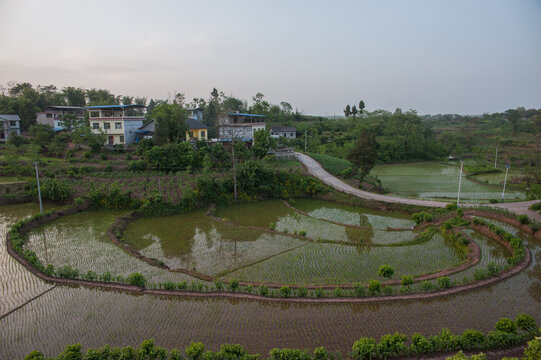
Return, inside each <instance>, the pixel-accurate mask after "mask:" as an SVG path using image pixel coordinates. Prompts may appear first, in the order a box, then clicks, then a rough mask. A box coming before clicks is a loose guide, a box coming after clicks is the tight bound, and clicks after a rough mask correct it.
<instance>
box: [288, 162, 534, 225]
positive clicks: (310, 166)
mask: <svg viewBox="0 0 541 360" xmlns="http://www.w3.org/2000/svg"><path fill="white" fill-rule="evenodd" d="M296 154H297V158H298V159H299V161H300V162H301V163H302V164H303V165H304V166H305V167H306V169H307V170H308V172H309V173H310V174H311V175H312V176H314V177H317V178H318V179H320V180H321V181H322V182H323V183H325V184H327V185H329V186H332V187H333V188H335V189H336V190H338V191H341V192H344V193H346V194H350V195H354V196H357V197H360V198H362V199H367V200H376V201H385V202H390V203H400V204H409V205H418V206H427V207H445V205H447V204H448V203H445V202H441V201H431V200H418V199H408V198H401V197H398V196H389V195H380V194H374V193H371V192H368V191H363V190H359V189H356V188H354V187H353V186H351V185H348V184H346V183H344V182H343V181H342V180H340V179H338V178H337V177H335V176H333V175H331V174H329V173H328V172H327V171H325V170H324V169H323V167H321V164H320V163H318V162H317V161H316V160H314V159H312V158H311V157H310V156H308V155H305V154H301V153H296ZM539 201H540V200H533V201H521V202H512V203H503V204H484V205H483V206H488V207H495V208H503V209H507V210H509V211H511V212H514V213H516V214H524V215H528V216H529V217H530V218H531V219H533V220H535V221H539V222H541V214H539V213H537V212H535V211H531V210H530V209H528V208H529V207H530V206H531V205H532V204H535V203H536V202H539ZM464 206H468V205H464Z"/></svg>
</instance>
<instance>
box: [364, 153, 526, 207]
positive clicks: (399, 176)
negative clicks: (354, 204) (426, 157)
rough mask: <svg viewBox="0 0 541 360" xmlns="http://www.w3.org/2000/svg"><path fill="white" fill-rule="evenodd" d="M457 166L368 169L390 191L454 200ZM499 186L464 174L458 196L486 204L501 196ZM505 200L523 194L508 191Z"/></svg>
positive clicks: (417, 165) (416, 165) (494, 177)
mask: <svg viewBox="0 0 541 360" xmlns="http://www.w3.org/2000/svg"><path fill="white" fill-rule="evenodd" d="M459 172H460V167H459V166H451V165H444V164H439V163H431V162H426V163H412V164H395V165H378V166H375V167H374V169H372V171H371V172H370V174H371V175H373V176H377V177H378V178H379V179H380V180H381V182H382V184H383V187H384V188H385V189H386V190H387V191H389V193H390V194H396V195H400V196H405V197H411V198H419V199H425V200H442V201H449V200H453V199H455V200H456V197H457V193H458V178H459V177H458V174H459ZM498 176H499V177H501V181H503V180H504V176H505V174H504V173H502V174H492V175H490V178H491V180H492V182H496V183H499V182H498V181H496V178H497V177H498ZM501 195H502V189H501V188H499V187H494V186H487V185H483V184H479V183H476V182H474V181H472V180H470V179H468V178H466V177H463V178H462V187H461V195H460V198H461V199H462V200H463V201H464V202H471V203H480V202H482V203H486V202H488V201H489V200H490V199H501ZM505 199H506V200H508V201H510V200H523V199H525V195H524V194H523V193H521V192H519V191H511V190H508V191H506V193H505Z"/></svg>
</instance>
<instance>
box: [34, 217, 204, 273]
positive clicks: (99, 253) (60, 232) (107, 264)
mask: <svg viewBox="0 0 541 360" xmlns="http://www.w3.org/2000/svg"><path fill="white" fill-rule="evenodd" d="M124 213H126V212H125V211H88V212H82V213H78V214H73V215H69V216H63V217H60V218H59V219H57V220H54V221H52V222H50V223H46V224H43V225H40V226H38V227H36V228H34V229H32V230H31V231H30V232H29V233H28V235H27V236H28V240H27V244H26V247H27V248H28V249H30V250H33V251H34V252H35V253H36V254H37V255H38V257H39V258H40V260H41V261H42V262H43V263H44V264H52V265H54V267H55V268H57V269H58V268H59V267H62V266H66V265H69V266H71V267H73V268H76V269H78V270H79V271H80V273H81V274H86V272H88V271H94V272H95V273H97V274H98V275H100V274H104V273H106V272H110V273H111V274H112V275H113V276H122V277H124V278H125V277H127V276H128V275H130V274H131V273H133V272H140V273H141V274H143V275H144V276H145V278H146V279H147V280H148V281H150V282H164V281H173V282H178V281H183V280H194V279H193V278H192V277H190V276H188V275H185V274H182V273H171V272H169V271H167V270H163V269H159V268H156V267H153V266H150V265H149V264H147V263H145V262H143V261H141V260H139V259H136V258H134V257H132V256H130V255H128V254H127V253H125V252H124V251H123V250H121V249H119V248H118V247H116V246H115V245H113V244H112V243H111V242H110V241H109V239H107V236H106V232H107V229H108V228H109V226H111V224H112V223H113V221H114V219H115V218H117V217H118V216H121V215H122V214H124Z"/></svg>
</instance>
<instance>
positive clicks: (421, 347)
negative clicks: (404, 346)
mask: <svg viewBox="0 0 541 360" xmlns="http://www.w3.org/2000/svg"><path fill="white" fill-rule="evenodd" d="M431 352H432V346H431V345H430V342H429V341H428V339H427V338H426V337H424V336H423V335H421V334H419V333H414V334H413V335H411V344H410V347H409V353H410V354H411V355H423V354H429V353H431Z"/></svg>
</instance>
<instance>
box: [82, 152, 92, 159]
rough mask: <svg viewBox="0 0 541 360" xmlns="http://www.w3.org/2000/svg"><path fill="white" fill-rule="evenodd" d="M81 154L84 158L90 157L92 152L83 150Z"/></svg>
mask: <svg viewBox="0 0 541 360" xmlns="http://www.w3.org/2000/svg"><path fill="white" fill-rule="evenodd" d="M83 156H84V158H85V159H90V158H91V157H92V154H91V153H90V152H88V151H85V152H84V153H83Z"/></svg>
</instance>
